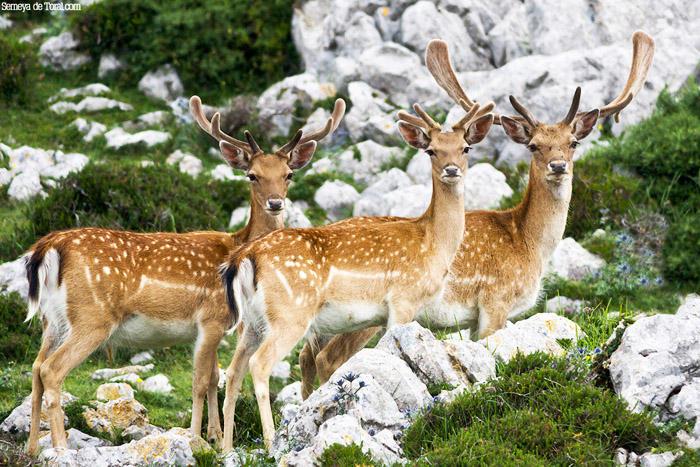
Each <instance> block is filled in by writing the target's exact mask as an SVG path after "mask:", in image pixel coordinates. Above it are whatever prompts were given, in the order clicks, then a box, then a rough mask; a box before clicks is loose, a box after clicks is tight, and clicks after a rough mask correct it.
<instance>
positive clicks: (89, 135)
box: [70, 117, 107, 143]
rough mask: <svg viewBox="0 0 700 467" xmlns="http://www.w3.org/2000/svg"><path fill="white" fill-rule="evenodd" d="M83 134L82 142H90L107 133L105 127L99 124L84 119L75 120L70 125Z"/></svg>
mask: <svg viewBox="0 0 700 467" xmlns="http://www.w3.org/2000/svg"><path fill="white" fill-rule="evenodd" d="M70 125H71V126H73V127H75V128H76V129H77V130H78V131H79V132H81V133H82V134H83V141H85V142H86V143H89V142H91V141H92V140H94V139H95V138H97V137H98V136H102V135H103V134H104V133H105V132H106V131H107V126H106V125H103V124H102V123H99V122H91V121H88V120H86V119H84V118H82V117H81V118H76V119H75V120H73V122H72V123H71V124H70Z"/></svg>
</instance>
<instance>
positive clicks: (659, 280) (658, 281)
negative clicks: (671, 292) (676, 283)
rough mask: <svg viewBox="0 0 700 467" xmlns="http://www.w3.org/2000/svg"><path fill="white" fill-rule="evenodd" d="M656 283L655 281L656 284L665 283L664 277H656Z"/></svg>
mask: <svg viewBox="0 0 700 467" xmlns="http://www.w3.org/2000/svg"><path fill="white" fill-rule="evenodd" d="M654 283H655V284H656V285H662V284H663V283H664V278H663V277H661V276H659V277H657V278H656V279H654Z"/></svg>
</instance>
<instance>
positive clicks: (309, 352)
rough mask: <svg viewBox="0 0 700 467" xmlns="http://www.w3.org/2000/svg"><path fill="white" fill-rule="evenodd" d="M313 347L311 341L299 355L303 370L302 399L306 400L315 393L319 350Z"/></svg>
mask: <svg viewBox="0 0 700 467" xmlns="http://www.w3.org/2000/svg"><path fill="white" fill-rule="evenodd" d="M314 347H315V346H313V345H311V343H310V342H309V341H307V342H306V343H305V344H304V348H302V349H301V352H300V353H299V367H300V368H301V398H302V400H306V399H307V398H308V397H309V396H310V395H311V393H312V392H313V391H314V380H315V379H316V356H317V352H316V351H318V349H314Z"/></svg>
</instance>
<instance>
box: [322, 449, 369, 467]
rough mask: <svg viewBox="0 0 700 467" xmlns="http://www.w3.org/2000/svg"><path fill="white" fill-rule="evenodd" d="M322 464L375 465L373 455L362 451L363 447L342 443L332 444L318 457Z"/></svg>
mask: <svg viewBox="0 0 700 467" xmlns="http://www.w3.org/2000/svg"><path fill="white" fill-rule="evenodd" d="M318 462H319V464H320V465H324V466H328V467H344V466H346V465H363V466H364V465H367V466H369V465H375V463H374V461H373V460H372V457H370V456H368V455H367V454H365V453H364V452H362V448H361V447H360V446H358V445H357V444H351V445H349V446H344V445H342V444H338V443H336V444H332V445H330V446H328V447H327V448H326V450H325V451H323V454H321V457H319V458H318Z"/></svg>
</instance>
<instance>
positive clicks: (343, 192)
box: [314, 180, 360, 221]
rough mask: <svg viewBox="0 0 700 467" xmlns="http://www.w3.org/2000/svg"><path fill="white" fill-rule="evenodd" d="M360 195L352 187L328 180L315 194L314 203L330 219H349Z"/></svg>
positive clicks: (338, 181)
mask: <svg viewBox="0 0 700 467" xmlns="http://www.w3.org/2000/svg"><path fill="white" fill-rule="evenodd" d="M359 198H360V194H359V193H358V192H357V190H356V189H355V188H354V187H353V186H352V185H349V184H347V183H345V182H342V181H340V180H327V181H325V182H324V183H323V185H321V187H320V188H319V189H318V190H317V191H316V193H315V194H314V201H316V204H318V205H319V206H320V207H321V208H322V209H323V210H324V211H326V214H327V215H328V218H329V219H331V220H333V221H337V220H340V219H343V218H345V217H348V215H349V214H350V213H351V212H352V207H353V205H354V204H355V201H357V200H358V199H359Z"/></svg>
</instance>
